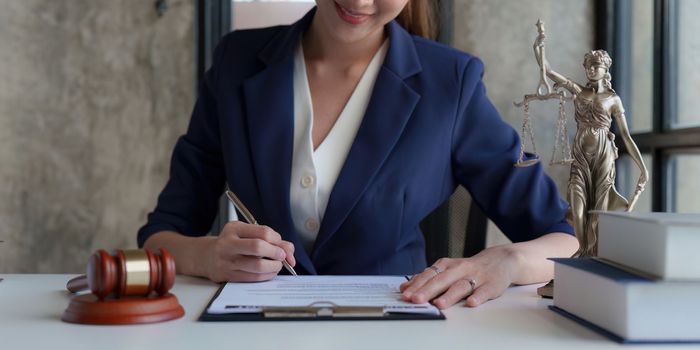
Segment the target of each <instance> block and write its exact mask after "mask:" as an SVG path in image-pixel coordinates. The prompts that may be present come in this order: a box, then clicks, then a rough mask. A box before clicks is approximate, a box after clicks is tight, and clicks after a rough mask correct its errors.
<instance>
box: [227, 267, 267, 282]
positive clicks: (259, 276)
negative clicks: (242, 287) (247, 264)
mask: <svg viewBox="0 0 700 350" xmlns="http://www.w3.org/2000/svg"><path fill="white" fill-rule="evenodd" d="M275 276H277V274H276V273H251V272H247V271H241V270H231V271H229V273H228V280H229V281H236V282H261V281H269V280H271V279H273V278H275Z"/></svg>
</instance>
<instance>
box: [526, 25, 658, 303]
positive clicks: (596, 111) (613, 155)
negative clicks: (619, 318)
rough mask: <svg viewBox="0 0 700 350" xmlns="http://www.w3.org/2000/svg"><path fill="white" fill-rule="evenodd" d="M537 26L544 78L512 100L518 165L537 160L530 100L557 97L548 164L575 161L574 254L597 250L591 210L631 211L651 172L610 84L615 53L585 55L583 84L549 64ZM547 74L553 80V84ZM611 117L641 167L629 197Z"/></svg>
mask: <svg viewBox="0 0 700 350" xmlns="http://www.w3.org/2000/svg"><path fill="white" fill-rule="evenodd" d="M536 26H537V32H538V35H537V37H536V39H535V43H534V44H533V50H534V52H535V59H536V60H537V63H538V65H539V67H540V80H539V83H538V84H537V90H536V91H535V93H533V94H527V95H525V96H524V97H523V100H522V101H520V102H514V104H515V106H516V107H522V109H523V125H522V132H521V135H520V136H521V137H520V140H521V144H520V146H521V147H520V156H519V158H518V160H517V162H516V163H515V166H516V167H528V166H532V165H535V164H537V163H538V162H539V156H538V155H537V150H536V149H535V136H534V131H533V128H532V119H531V117H530V102H533V101H547V100H557V101H559V118H558V119H557V125H556V135H555V142H554V148H553V150H552V158H551V160H550V164H551V165H570V166H571V171H570V173H569V183H568V188H567V193H566V200H567V202H569V210H568V212H567V220H568V221H569V223H570V224H571V225H572V226H573V227H574V230H575V232H576V237H577V238H578V241H579V249H578V251H577V252H576V253H575V254H574V256H575V257H586V256H596V255H597V248H598V215H597V214H596V213H595V212H591V211H631V210H632V209H633V208H634V205H635V203H636V202H637V199H638V198H639V195H640V194H641V193H642V191H644V186H645V185H646V183H647V181H648V179H649V173H648V171H647V168H646V166H645V165H644V161H643V160H642V155H641V153H640V152H639V149H638V148H637V145H636V144H635V143H634V141H633V140H632V137H631V136H630V133H629V130H628V128H627V122H626V121H625V114H624V108H623V106H622V101H621V100H620V97H619V96H618V95H617V94H616V93H615V90H613V88H612V84H611V77H610V73H609V70H610V66H611V65H612V59H611V58H610V56H609V55H608V53H607V52H605V51H604V50H595V51H590V52H588V53H586V54H585V55H584V58H583V67H584V69H585V71H586V78H587V79H588V82H586V83H585V84H579V83H577V82H575V81H573V80H571V79H569V78H567V77H565V76H563V75H561V74H559V73H557V72H555V71H554V70H552V69H551V67H550V65H549V62H548V61H547V59H546V57H545V48H544V43H545V30H544V22H542V21H541V20H537V24H536ZM548 79H550V80H552V81H554V85H551V84H550V82H549V80H548ZM567 102H573V103H574V111H575V121H576V134H575V136H574V139H573V142H572V144H571V146H570V144H569V137H568V130H567V127H566V119H567V118H566V111H565V103H567ZM613 120H614V121H615V124H616V125H617V130H618V135H619V136H620V137H621V138H622V141H623V143H624V145H625V148H626V149H627V152H628V154H629V156H630V157H631V158H632V160H633V161H634V163H635V164H636V165H637V167H638V168H639V170H640V176H639V180H638V181H637V186H636V189H635V191H634V193H633V194H632V196H631V197H630V199H629V200H628V199H626V198H625V197H623V196H622V195H620V193H618V191H617V190H616V189H615V160H616V159H617V156H618V154H617V147H616V146H615V134H614V133H612V131H611V130H610V127H611V125H612V122H613ZM526 140H529V141H530V143H531V145H532V150H533V153H534V154H533V155H532V156H531V157H525V143H526ZM553 288H554V281H553V280H552V281H550V282H549V283H548V284H547V285H545V286H543V287H541V288H539V289H538V290H537V293H538V294H539V295H540V296H543V297H549V298H551V297H552V295H553Z"/></svg>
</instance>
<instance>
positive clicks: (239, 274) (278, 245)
mask: <svg viewBox="0 0 700 350" xmlns="http://www.w3.org/2000/svg"><path fill="white" fill-rule="evenodd" d="M212 238H213V239H210V240H208V241H207V243H206V244H205V245H203V246H202V247H203V249H202V250H201V251H200V252H199V255H200V257H201V258H202V261H203V262H204V263H205V264H206V270H205V271H206V274H207V277H208V278H209V279H211V280H212V281H214V282H223V281H235V282H254V281H266V280H269V279H272V278H273V277H275V276H276V275H277V274H278V273H279V271H280V270H281V269H282V261H283V260H285V259H286V260H287V262H288V263H289V264H290V265H292V266H294V265H296V260H295V259H294V245H293V244H292V243H290V242H287V241H283V240H282V237H281V236H280V235H279V233H277V232H275V231H274V230H272V229H271V228H269V227H267V226H261V225H250V224H246V223H243V222H240V221H231V222H229V223H227V224H226V225H225V226H224V228H223V230H221V233H220V234H219V236H218V237H212Z"/></svg>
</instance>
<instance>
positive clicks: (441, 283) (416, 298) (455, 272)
mask: <svg viewBox="0 0 700 350" xmlns="http://www.w3.org/2000/svg"><path fill="white" fill-rule="evenodd" d="M464 275H465V271H464V268H463V267H459V264H458V263H453V264H451V265H450V266H449V267H448V268H447V269H446V270H445V271H443V272H441V273H440V274H438V275H436V276H435V277H433V278H431V279H430V280H429V281H428V282H427V283H425V284H424V285H423V286H421V287H420V288H418V289H417V290H415V291H414V292H413V295H412V296H411V300H410V301H411V302H414V303H417V304H422V303H427V302H428V301H430V300H433V299H434V298H437V297H439V296H440V295H442V294H443V293H445V292H446V291H447V290H448V289H449V288H450V287H451V286H452V285H453V284H455V283H457V282H458V281H459V280H460V279H463V278H464Z"/></svg>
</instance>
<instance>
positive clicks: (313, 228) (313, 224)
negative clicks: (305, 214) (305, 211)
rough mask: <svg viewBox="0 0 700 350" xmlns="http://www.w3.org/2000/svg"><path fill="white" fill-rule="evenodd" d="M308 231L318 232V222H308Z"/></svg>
mask: <svg viewBox="0 0 700 350" xmlns="http://www.w3.org/2000/svg"><path fill="white" fill-rule="evenodd" d="M306 229H307V230H309V231H311V232H316V230H318V221H317V220H315V219H308V220H306Z"/></svg>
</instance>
